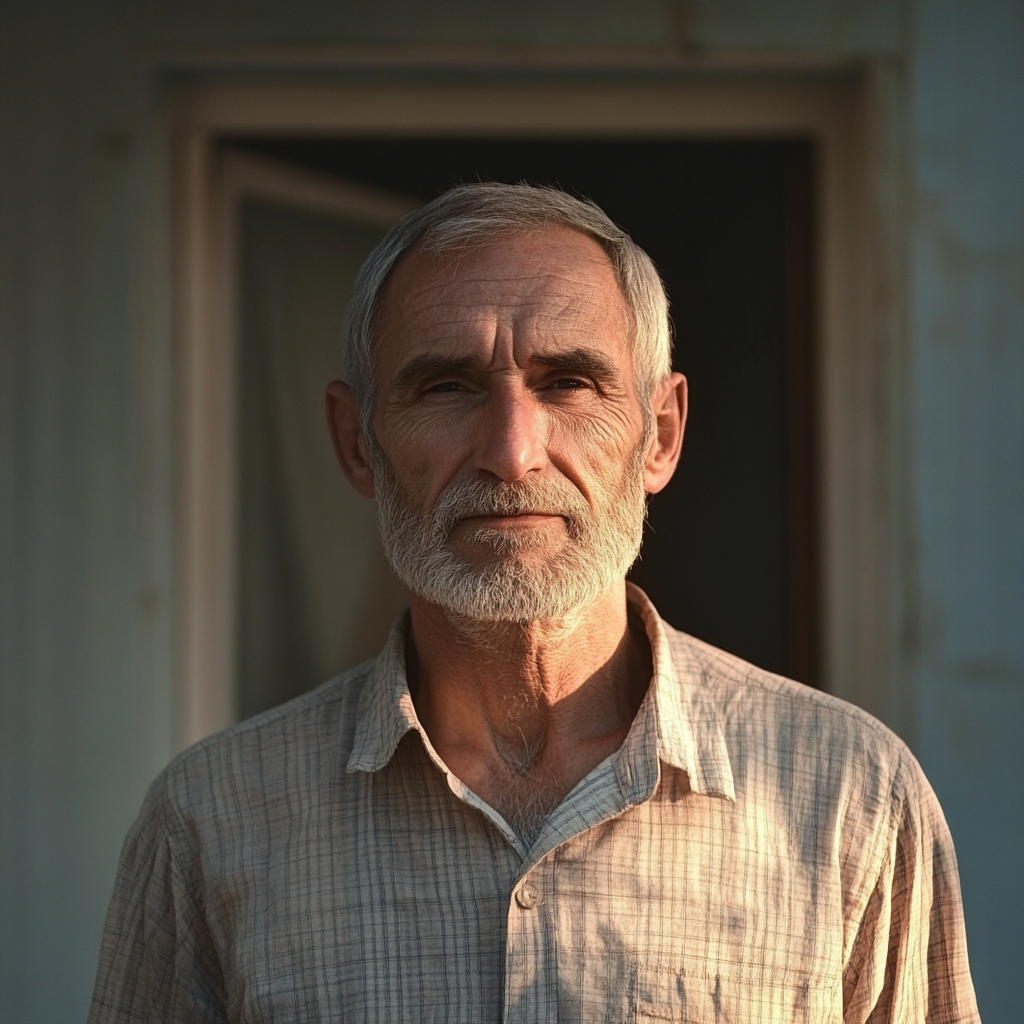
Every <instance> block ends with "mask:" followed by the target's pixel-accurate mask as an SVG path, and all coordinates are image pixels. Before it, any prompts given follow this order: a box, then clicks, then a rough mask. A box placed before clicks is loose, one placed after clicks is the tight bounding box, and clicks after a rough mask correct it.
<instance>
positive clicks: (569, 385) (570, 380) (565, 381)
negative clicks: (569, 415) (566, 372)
mask: <svg viewBox="0 0 1024 1024" xmlns="http://www.w3.org/2000/svg"><path fill="white" fill-rule="evenodd" d="M586 386H587V383H586V381H582V380H580V379H579V377H559V378H558V380H556V381H555V382H554V387H556V388H559V389H560V390H563V391H577V390H579V389H580V388H585V387H586Z"/></svg>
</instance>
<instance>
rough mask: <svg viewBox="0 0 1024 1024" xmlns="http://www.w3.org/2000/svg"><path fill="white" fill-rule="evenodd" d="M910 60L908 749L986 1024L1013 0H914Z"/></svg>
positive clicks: (1014, 773) (1012, 244)
mask: <svg viewBox="0 0 1024 1024" xmlns="http://www.w3.org/2000/svg"><path fill="white" fill-rule="evenodd" d="M910 60H911V63H910V66H911V68H912V81H913V93H912V124H913V142H912V145H913V150H912V153H913V183H912V184H913V189H914V197H915V198H914V210H913V227H912V239H911V246H912V247H911V271H912V277H911V287H912V300H911V301H912V305H911V338H912V346H913V348H912V367H913V369H912V377H911V379H912V388H913V394H912V401H913V435H914V439H913V459H912V465H913V472H914V479H913V488H914V499H915V504H916V511H917V516H916V519H917V523H916V525H917V535H916V540H917V564H918V571H917V578H916V581H915V583H916V586H917V588H918V595H917V596H918V604H917V610H916V611H917V616H918V621H917V624H916V625H917V630H916V633H917V649H916V651H915V655H916V658H915V665H914V669H915V671H914V697H915V701H914V703H915V706H916V728H915V733H914V737H913V741H914V746H915V749H916V751H917V754H918V757H919V758H920V760H921V761H922V763H923V765H924V767H925V770H926V771H927V772H928V774H929V776H930V778H931V780H932V784H933V785H934V787H935V789H936V791H937V792H938V794H939V797H940V799H941V800H942V803H943V806H944V808H945V811H946V816H947V819H948V820H949V824H950V827H951V829H952V831H953V834H954V836H955V839H956V843H957V849H958V853H959V858H960V867H961V880H962V884H963V890H964V901H965V906H966V912H967V915H968V917H967V920H968V930H969V936H970V950H971V961H972V968H973V972H974V978H975V983H976V986H977V990H978V1000H979V1004H980V1007H981V1010H982V1015H983V1017H984V1018H985V1019H986V1020H987V1021H989V1022H990V1024H991V1022H997V1021H1011V1020H1020V1019H1021V1016H1022V1011H1021V1000H1020V991H1019V982H1020V978H1021V963H1022V960H1024V855H1022V853H1021V851H1022V849H1024V4H1022V3H1020V2H1019V0H986V2H984V3H970V4H968V3H953V2H950V0H926V2H923V3H921V5H920V7H919V8H918V10H917V13H916V17H915V22H914V27H913V45H912V51H911V55H910Z"/></svg>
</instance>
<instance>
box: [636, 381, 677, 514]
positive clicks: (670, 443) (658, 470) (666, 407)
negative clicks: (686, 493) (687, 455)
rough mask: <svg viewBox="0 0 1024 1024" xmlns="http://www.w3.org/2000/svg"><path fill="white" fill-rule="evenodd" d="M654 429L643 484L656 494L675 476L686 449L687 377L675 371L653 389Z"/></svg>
mask: <svg viewBox="0 0 1024 1024" xmlns="http://www.w3.org/2000/svg"><path fill="white" fill-rule="evenodd" d="M651 413H652V414H653V416H654V422H655V427H656V429H655V432H654V437H653V438H652V439H651V447H650V450H649V452H648V454H647V462H646V464H645V466H644V487H645V489H646V490H647V493H648V494H657V493H658V491H660V490H661V489H662V488H663V487H664V486H665V485H666V484H667V483H668V482H669V480H671V479H672V474H673V473H674V472H675V471H676V465H677V464H678V463H679V453H680V452H681V451H682V449H683V431H684V430H685V428H686V378H685V377H684V376H683V375H682V374H681V373H673V374H670V375H669V376H668V377H666V378H665V380H663V381H662V382H661V383H660V384H659V385H658V386H657V388H655V389H654V395H653V397H652V398H651Z"/></svg>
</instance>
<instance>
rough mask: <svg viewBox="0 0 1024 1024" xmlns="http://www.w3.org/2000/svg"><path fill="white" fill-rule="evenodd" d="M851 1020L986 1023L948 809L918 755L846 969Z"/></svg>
mask: <svg viewBox="0 0 1024 1024" xmlns="http://www.w3.org/2000/svg"><path fill="white" fill-rule="evenodd" d="M843 1003H844V1020H845V1021H846V1022H847V1024H918V1022H920V1024H926V1022H927V1024H962V1022H963V1024H980V1018H979V1016H978V1007H977V1004H976V1002H975V998H974V987H973V984H972V982H971V975H970V969H969V966H968V961H967V937H966V933H965V929H964V917H963V907H962V904H961V898H960V881H959V877H958V874H957V865H956V855H955V853H954V851H953V840H952V837H951V836H950V834H949V828H948V827H947V825H946V820H945V818H944V817H943V814H942V809H941V808H940V807H939V802H938V800H937V799H936V797H935V794H934V792H933V791H932V788H931V786H930V785H929V784H928V781H927V779H925V777H924V774H923V772H922V771H921V769H920V767H919V766H918V764H917V762H916V761H915V760H914V759H913V757H912V756H911V755H910V754H909V752H907V753H906V761H905V762H904V763H903V764H902V765H901V770H900V772H898V773H897V784H896V785H895V787H894V796H893V810H892V825H891V829H890V841H889V845H888V849H887V851H886V856H885V858H884V861H883V866H882V870H881V873H880V875H879V877H878V880H877V884H876V886H875V889H874V891H873V892H872V894H871V897H870V899H869V900H868V903H867V907H866V910H865V913H864V918H863V921H862V922H861V927H860V930H859V933H858V936H857V940H856V943H855V946H854V949H853V954H852V956H851V960H850V964H849V966H848V968H847V970H846V972H845V976H844V992H843Z"/></svg>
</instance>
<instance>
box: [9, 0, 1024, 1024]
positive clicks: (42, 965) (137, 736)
mask: <svg viewBox="0 0 1024 1024" xmlns="http://www.w3.org/2000/svg"><path fill="white" fill-rule="evenodd" d="M1022 21H1024V9H1022V7H1021V5H1020V4H1019V2H1017V0H978V2H975V3H971V4H968V3H966V2H965V0H961V2H959V3H955V2H951V0H945V2H941V0H914V2H911V0H907V4H906V5H900V4H898V3H895V2H888V0H861V2H856V0H846V2H838V0H835V2H826V0H818V2H815V0H774V2H768V0H698V2H695V3H692V4H688V3H677V2H662V0H640V2H637V0H631V2H628V3H627V2H626V0H621V2H620V0H603V2H588V3H583V2H582V0H577V2H571V0H544V2H540V0H531V2H526V0H517V2H514V3H513V2H511V0H501V2H498V0H491V2H489V3H482V2H477V3H470V2H468V0H466V2H461V3H459V2H453V0H447V2H442V0H435V2H433V3H431V4H429V5H428V4H417V3H412V2H411V0H410V2H402V3H399V2H396V0H377V2H374V3H370V2H368V0H358V2H349V3H345V4H339V3H327V2H313V0H296V2H293V3H291V4H287V5H286V4H279V3H271V2H270V0H247V2H246V3H241V2H238V0H231V2H229V0H221V2H218V3H209V2H203V3H200V2H195V0H187V2H185V0H180V2H177V3H173V4H167V3H164V4H157V3H142V2H136V3H131V4H129V3H126V2H119V3H113V2H108V3H102V2H100V0H90V2H88V3H77V4H76V3H72V2H71V0H50V2H44V0H7V2H6V3H5V4H4V5H3V7H2V8H0V431H2V435H0V437H2V440H0V1020H2V1021H5V1022H6V1021H10V1022H12V1024H14V1022H17V1024H36V1022H40V1024H42V1022H46V1024H53V1022H63V1021H75V1020H80V1019H82V1017H83V1015H84V1012H85V1007H86V1005H87V1001H88V995H89V991H90V987H91V979H92V974H93V971H94V967H95V957H96V948H97V943H98V940H99V929H100V925H101V920H102V914H103V908H104V906H105V904H106V901H107V899H108V894H109V890H110V884H111V880H112V877H113V870H114V865H115V862H116V857H117V851H118V847H119V844H120V838H121V836H122V835H123V833H124V831H125V829H126V827H127V825H128V823H129V822H130V820H131V818H132V816H133V815H134V813H135V810H136V809H137V807H138V803H139V800H140V799H141V796H142V793H143V791H144V789H145V786H146V784H147V783H148V781H149V779H150V778H151V777H152V776H153V774H154V773H155V772H156V771H157V770H158V768H159V767H160V765H161V764H162V763H163V762H164V761H165V760H166V759H167V757H168V756H169V754H170V752H171V746H170V745H171V740H170V736H171V729H170V714H171V712H170V707H171V694H170V682H169V680H170V674H169V667H168V666H169V650H170V642H169V636H170V622H169V617H168V600H167V596H168V592H169V588H170V584H171V581H172V571H171V569H172V567H171V562H170V548H169V543H170V516H171V507H170V497H169V487H170V480H171V465H170V444H169V424H170V410H169V391H168V387H167V384H168V381H169V379H170V366H169V362H168V360H169V352H170V347H169V344H168V338H169V330H170V327H169V323H168V318H167V309H168V303H167V295H166V291H167V278H168V275H167V273H166V267H165V266H164V265H163V262H162V261H164V260H165V259H166V252H165V251H164V250H163V249H162V248H161V246H159V245H153V244H152V241H153V239H160V238H164V237H165V236H166V226H167V225H166V217H167V211H166V207H165V205H163V204H162V203H161V202H160V201H158V200H159V199H160V197H162V196H163V195H164V191H163V189H164V185H165V181H164V178H163V167H164V166H165V160H164V157H165V153H164V151H163V149H162V146H163V143H162V140H161V139H160V136H159V132H158V131H157V125H158V123H159V121H158V118H159V106H158V98H159V84H160V83H159V80H158V77H157V75H156V74H155V71H154V68H155V67H156V63H157V60H158V57H159V55H160V54H161V53H165V52H166V51H167V50H168V49H170V48H173V47H177V48H180V47H186V46H187V47H199V48H203V47H209V46H214V45H215V46H217V47H220V48H221V49H222V50H225V51H226V50H230V49H231V48H232V47H234V46H238V45H250V44H270V45H277V44H290V45H306V44H320V43H337V42H342V43H351V44H362V43H382V42H429V43H439V44H448V43H462V44H476V45H481V46H489V45H507V44H513V45H522V44H532V45H536V46H540V47H543V46H559V47H566V46H595V47H597V46H601V47H610V48H615V47H620V48H621V47H626V48H632V49H636V50H643V49H644V48H659V47H665V46H674V45H682V46H684V47H687V48H689V49H691V50H696V49H699V48H701V47H703V48H706V49H708V50H712V51H714V50H719V49H722V50H733V49H754V50H770V51H798V52H803V53H805V54H834V53H837V52H838V53H848V54H853V55H859V56H865V57H870V58H873V59H874V58H879V59H881V62H882V63H881V66H883V67H884V68H885V69H886V71H885V74H886V75H888V76H889V77H888V80H889V81H890V82H891V83H892V86H891V95H892V96H894V97H895V98H896V104H897V106H896V108H895V109H891V110H889V114H890V115H892V117H893V119H894V120H893V123H895V124H899V123H904V124H906V125H908V126H909V128H908V130H907V132H906V134H898V135H894V134H893V132H894V129H892V128H891V127H890V128H889V129H888V131H889V136H888V141H889V143H891V144H893V145H894V146H895V147H896V150H897V151H898V152H897V156H898V159H897V160H896V166H897V167H898V168H900V169H901V172H900V175H898V176H897V178H898V180H896V181H895V182H890V183H889V184H888V185H887V187H890V188H891V190H892V191H893V192H894V193H895V194H896V195H897V196H898V197H900V198H901V199H902V202H903V206H902V209H903V210H904V212H905V214H906V219H907V223H906V230H905V231H904V230H903V227H902V222H900V223H899V224H898V225H897V228H896V230H897V234H898V238H897V242H898V244H897V246H896V248H897V250H898V251H899V252H901V253H903V254H904V255H905V258H906V268H905V275H904V277H903V278H901V279H905V281H906V293H905V295H898V296H897V297H896V299H897V301H896V303H895V305H894V309H895V310H896V313H895V314H894V315H896V316H897V318H898V319H899V318H902V319H903V320H905V329H904V332H903V334H902V335H900V334H899V333H897V338H899V337H902V338H904V339H905V342H906V344H905V345H903V346H897V347H896V349H894V350H893V351H892V352H891V353H890V354H889V355H890V360H889V362H888V364H887V378H886V381H885V385H886V389H885V391H884V392H883V394H885V395H888V399H887V401H884V402H883V403H882V404H881V406H880V409H879V415H880V416H881V417H882V418H883V420H884V421H885V423H886V429H887V435H886V436H887V437H888V440H889V445H890V447H891V449H892V450H891V452H889V455H890V456H891V457H890V459H889V462H888V463H887V465H888V466H889V469H888V471H887V476H886V480H885V481H884V487H883V490H882V493H883V494H884V495H885V500H886V502H887V506H886V510H885V511H886V515H887V516H888V521H889V523H890V545H891V548H892V552H893V558H892V560H891V568H892V573H893V579H892V591H893V601H892V608H891V610H890V614H889V618H890V626H891V634H892V644H891V647H892V653H891V658H890V665H891V673H890V675H891V678H890V679H889V680H888V685H889V686H890V687H891V688H892V689H893V692H894V693H896V694H897V695H902V696H901V698H900V699H901V700H902V699H903V697H906V698H908V702H907V711H906V714H903V713H900V715H898V716H897V717H898V719H899V721H900V722H901V723H902V725H903V728H904V731H905V732H906V733H907V734H908V739H910V740H911V742H912V744H913V746H914V749H915V750H916V751H917V752H918V754H919V756H920V757H921V759H922V761H923V763H924V765H925V768H926V770H927V771H928V773H929V775H930V777H931V778H932V780H933V782H934V785H935V787H936V789H937V791H938V792H939V795H940V798H941V799H942V801H943V803H944V805H945V807H946V811H947V814H948V817H949V820H950V824H951V827H952V829H953V833H954V838H955V839H956V842H957V844H958V848H959V851H960V859H961V866H962V872H963V881H964V892H965V901H966V907H967V915H968V931H969V938H970V943H971V949H972V957H973V961H974V971H975V977H976V981H977V986H978V995H979V1002H980V1004H981V1008H982V1013H983V1016H984V1017H985V1019H986V1021H988V1022H989V1024H999V1022H1009V1021H1011V1020H1014V1019H1016V1018H1017V1017H1019V1011H1018V1009H1017V999H1016V992H1015V990H1016V985H1015V982H1016V977H1015V968H1016V967H1017V964H1018V962H1019V958H1020V955H1021V953H1022V951H1024V943H1022V938H1024V935H1022V928H1024V925H1022V923H1021V922H1024V882H1022V880H1021V873H1020V871H1019V870H1015V865H1016V864H1017V863H1018V862H1019V858H1017V857H1016V855H1015V851H1016V849H1018V848H1019V846H1020V840H1021V839H1022V838H1024V836H1022V835H1021V828H1022V825H1021V823H1022V822H1024V813H1022V812H1024V807H1022V803H1024V764H1022V760H1024V755H1022V750H1024V744H1022V743H1021V742H1020V739H1019V734H1020V733H1021V732H1022V727H1024V650H1022V643H1024V639H1022V638H1024V628H1022V627H1024V589H1022V588H1024V564H1022V562H1024V542H1022V530H1021V519H1022V511H1021V510H1022V509H1024V479H1022V474H1024V413H1022V410H1024V401H1022V400H1021V395H1022V394H1024V388H1022V384H1024V380H1022V378H1024V192H1022V190H1021V187H1020V183H1021V182H1022V181H1024V166H1022V165H1024V116H1022V114H1024V24H1022ZM894 715H895V712H894Z"/></svg>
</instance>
